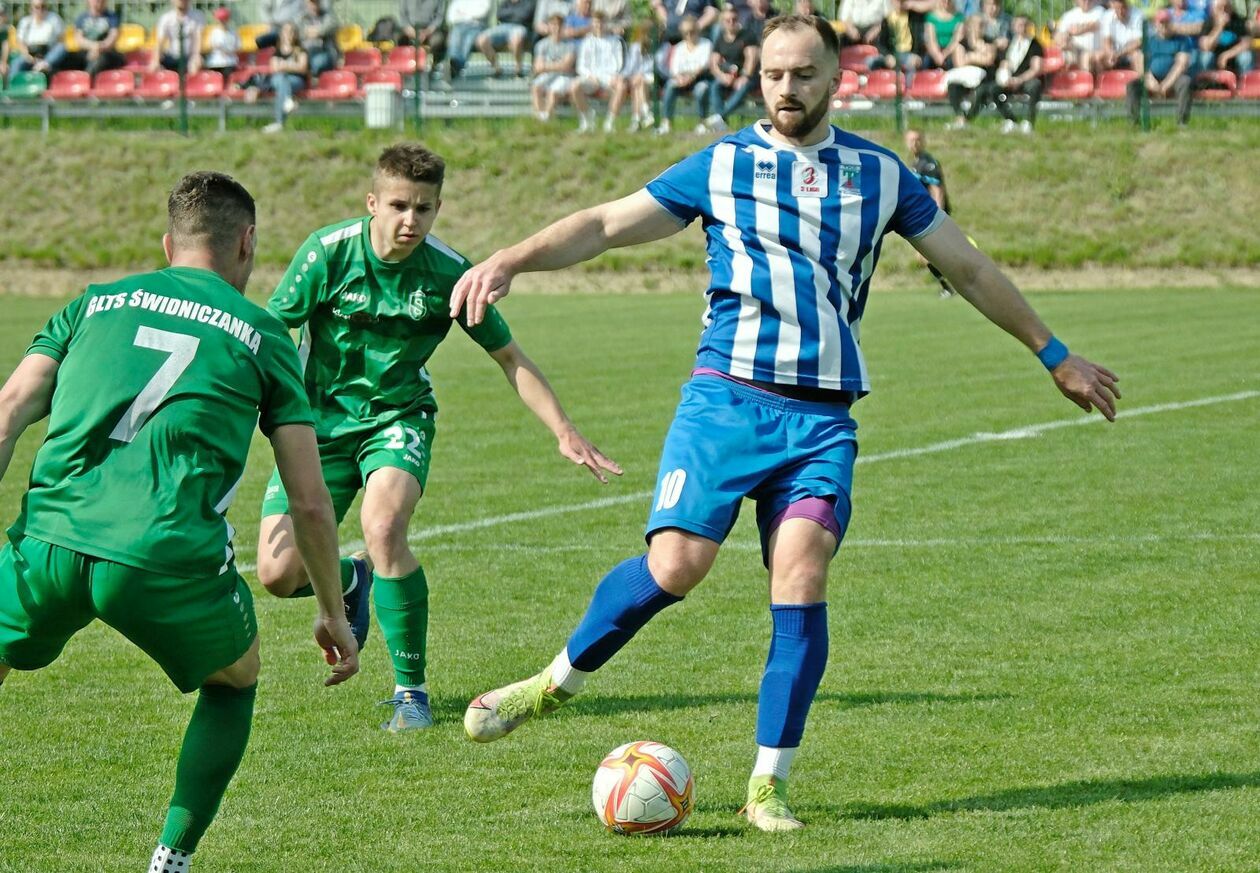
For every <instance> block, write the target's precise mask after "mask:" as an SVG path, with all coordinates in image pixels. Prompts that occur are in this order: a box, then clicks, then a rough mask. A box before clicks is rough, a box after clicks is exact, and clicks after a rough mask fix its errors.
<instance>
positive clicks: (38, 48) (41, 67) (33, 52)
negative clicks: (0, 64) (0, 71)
mask: <svg viewBox="0 0 1260 873" xmlns="http://www.w3.org/2000/svg"><path fill="white" fill-rule="evenodd" d="M65 32H66V25H65V22H63V21H62V20H61V16H60V15H58V14H57V13H56V12H50V11H48V0H31V12H30V14H29V15H26V16H24V17H23V18H22V20H21V21H19V22H18V26H17V47H16V48H15V49H14V51H13V58H12V67H11V70H10V72H12V74H13V75H15V76H16V75H17V74H18V73H21V72H23V71H25V70H34V71H35V72H37V73H47V72H48V71H49V70H48V61H47V60H46V57H47V55H48V53H49V52H51V51H52V50H53V49H54V48H55V47H56V46H58V45H60V44H61V38H62V37H63V36H64V35H65Z"/></svg>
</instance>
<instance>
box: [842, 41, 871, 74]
mask: <svg viewBox="0 0 1260 873" xmlns="http://www.w3.org/2000/svg"><path fill="white" fill-rule="evenodd" d="M878 56H879V49H877V48H875V46H873V45H846V46H845V47H844V48H842V49H840V69H842V70H852V71H853V72H855V73H865V72H866V70H867V66H866V59H867V58H873V57H878Z"/></svg>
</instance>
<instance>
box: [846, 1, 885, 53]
mask: <svg viewBox="0 0 1260 873" xmlns="http://www.w3.org/2000/svg"><path fill="white" fill-rule="evenodd" d="M839 15H840V24H841V26H842V27H843V28H844V29H843V31H841V34H840V35H841V37H842V39H841V42H842V43H850V44H853V45H857V44H862V45H878V44H879V37H880V33H881V32H882V31H883V28H884V18H885V17H887V15H888V3H887V0H841V3H840V12H839Z"/></svg>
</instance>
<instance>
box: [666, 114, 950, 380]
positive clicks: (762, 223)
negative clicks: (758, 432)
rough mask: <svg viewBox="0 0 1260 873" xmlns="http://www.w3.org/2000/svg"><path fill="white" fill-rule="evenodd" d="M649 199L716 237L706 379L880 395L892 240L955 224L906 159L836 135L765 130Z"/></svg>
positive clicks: (721, 144) (689, 168)
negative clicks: (872, 332) (713, 375)
mask: <svg viewBox="0 0 1260 873" xmlns="http://www.w3.org/2000/svg"><path fill="white" fill-rule="evenodd" d="M647 191H648V193H649V194H651V195H652V196H653V197H655V198H656V200H657V201H658V202H659V203H660V204H661V206H663V207H664V208H665V209H667V210H669V211H670V212H671V213H673V214H674V215H675V216H676V217H677V218H679V219H680V220H682V221H684V222H691V221H692V220H694V219H695V218H697V217H699V218H701V220H702V221H703V224H704V229H705V234H706V237H707V248H708V264H709V270H710V273H711V279H710V282H709V290H708V291H707V292H706V296H707V298H708V309H707V310H706V311H705V315H704V325H705V328H704V333H703V334H702V335H701V338H700V348H699V351H698V354H697V360H696V366H697V367H709V368H712V369H715V370H718V371H719V372H723V373H729V374H730V375H732V376H737V377H741V378H745V379H757V380H761V381H766V382H776V383H780V384H787V385H804V386H809V387H814V388H829V389H837V390H844V391H855V392H858V393H860V394H864V393H866V392H868V391H870V380H869V378H868V376H867V372H866V363H865V361H864V360H863V359H862V352H861V349H860V347H859V344H858V343H859V331H860V325H861V321H862V311H863V309H864V308H865V306H866V298H867V294H868V292H869V290H870V282H871V274H873V273H874V272H875V263H876V261H877V260H878V259H879V252H880V247H881V245H882V244H883V238H884V234H886V233H888V232H889V231H896V232H897V233H899V234H901V235H902V236H904V237H907V238H910V239H913V238H916V237H920V236H923V235H925V234H927V233H930V232H931V231H933V230H935V229H936V228H937V227H938V226H939V225H940V223H941V222H942V221H943V220H944V217H945V214H944V213H943V212H941V211H940V210H939V209H938V208H937V206H936V203H935V202H933V200H932V198H931V197H930V196H929V195H928V193H927V190H926V189H925V188H924V187H923V185H922V184H921V183H920V182H919V180H918V179H916V178H915V177H914V175H913V174H912V173H911V172H910V170H909V169H907V168H906V166H905V165H904V164H903V163H902V162H901V161H900V160H899V159H898V158H897V156H896V155H894V154H893V153H892V152H890V151H889V150H888V149H885V148H882V147H881V146H878V145H875V144H874V143H872V142H869V141H867V140H865V139H862V138H861V137H858V136H854V135H853V134H851V133H846V132H844V131H842V130H840V129H839V128H836V127H832V128H831V133H830V136H828V137H827V139H825V140H824V141H823V142H821V143H819V144H817V145H815V146H811V147H809V148H796V147H793V146H789V145H787V144H785V143H781V142H779V141H778V140H776V139H774V138H773V137H771V135H770V133H769V123H768V122H765V121H759V122H757V123H755V124H753V125H751V126H750V127H746V128H744V129H743V130H740V131H737V132H735V133H733V134H731V135H730V136H726V137H723V138H722V139H720V140H718V141H717V142H715V143H714V144H713V145H711V146H710V147H709V148H707V149H705V150H704V151H702V152H699V153H697V154H694V155H692V156H690V157H688V158H684V159H683V160H682V161H679V162H678V163H677V164H675V165H674V166H672V167H670V168H669V169H668V170H666V171H665V172H664V173H662V174H661V175H660V176H658V177H657V178H656V179H654V180H652V181H651V182H649V183H648V185H647Z"/></svg>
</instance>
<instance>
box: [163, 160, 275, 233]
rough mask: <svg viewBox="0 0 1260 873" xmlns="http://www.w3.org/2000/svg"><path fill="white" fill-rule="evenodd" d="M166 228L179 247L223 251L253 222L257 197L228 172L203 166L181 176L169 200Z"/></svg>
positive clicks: (167, 203) (167, 201) (167, 202)
mask: <svg viewBox="0 0 1260 873" xmlns="http://www.w3.org/2000/svg"><path fill="white" fill-rule="evenodd" d="M166 215H167V231H168V232H169V233H170V235H171V239H172V240H174V242H175V245H176V246H177V247H181V248H184V247H188V246H195V245H208V246H209V247H210V248H211V249H213V250H215V251H223V250H224V249H227V248H229V247H231V246H233V245H235V244H236V242H237V240H238V239H240V236H241V233H242V232H243V231H244V230H245V228H247V227H249V226H250V225H251V224H253V223H254V221H255V217H256V212H255V209H254V198H253V196H252V195H251V194H250V193H249V192H248V191H246V190H245V186H244V185H242V184H241V183H240V182H238V181H236V180H235V179H233V178H232V177H231V176H229V175H227V174H226V173H215V172H212V171H210V170H201V171H199V172H196V173H189V174H188V175H187V176H185V177H184V178H182V179H180V180H179V182H178V183H177V184H176V185H175V187H174V188H173V189H172V190H171V194H170V196H169V197H168V198H167V200H166Z"/></svg>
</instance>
